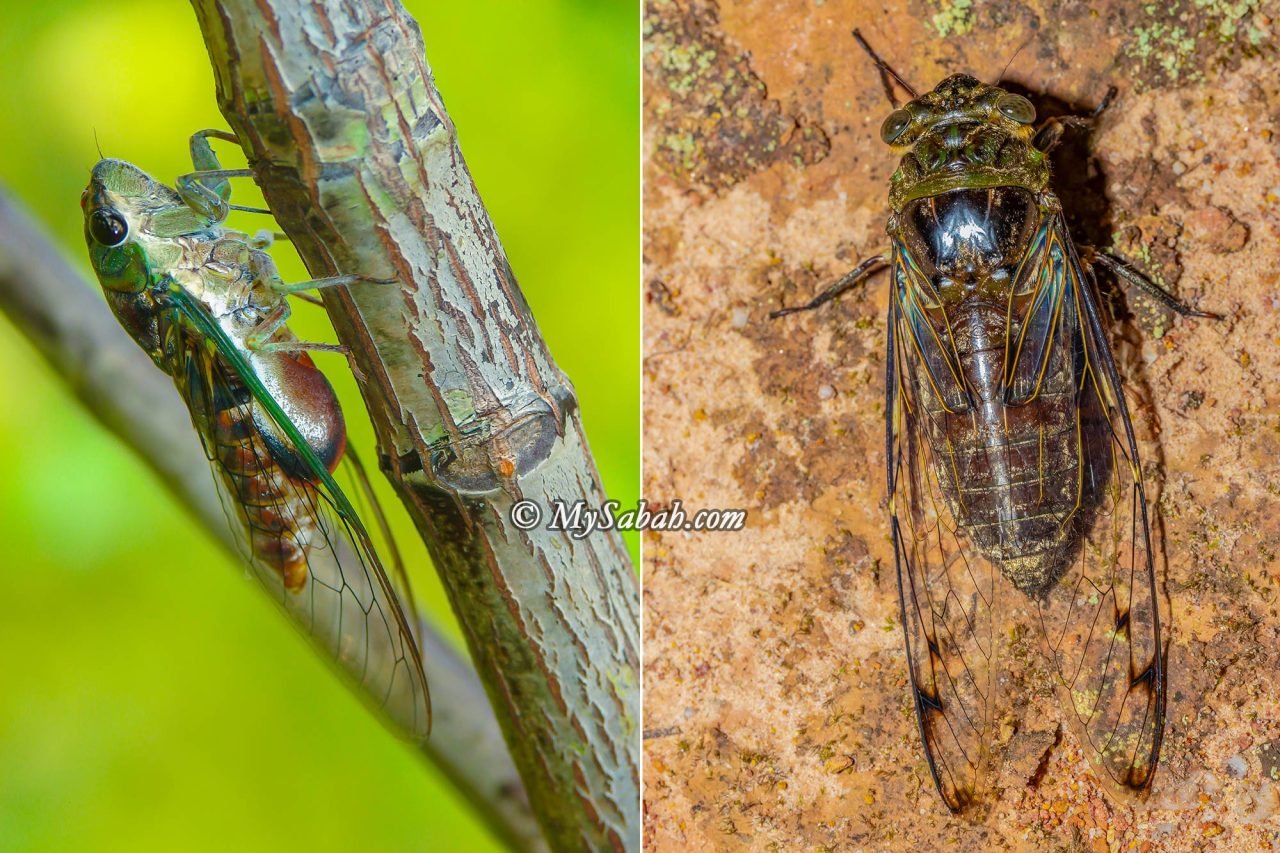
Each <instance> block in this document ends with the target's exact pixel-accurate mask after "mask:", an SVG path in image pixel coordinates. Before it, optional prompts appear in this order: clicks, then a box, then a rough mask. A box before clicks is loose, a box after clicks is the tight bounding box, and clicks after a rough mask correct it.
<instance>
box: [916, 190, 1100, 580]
mask: <svg viewBox="0 0 1280 853" xmlns="http://www.w3.org/2000/svg"><path fill="white" fill-rule="evenodd" d="M1057 215H1058V213H1057V204H1056V201H1055V200H1054V199H1053V197H1052V195H1051V194H1049V193H1047V192H1044V193H1035V192H1032V191H1031V190H1029V189H1026V188H1024V187H1018V186H1005V187H992V188H978V189H956V190H950V191H948V192H944V193H940V194H938V195H930V196H926V197H923V198H918V199H914V200H912V201H910V202H908V203H907V204H906V205H905V206H904V207H903V210H902V212H901V214H900V215H898V216H897V217H895V219H894V222H893V223H891V229H893V230H891V233H893V234H894V236H895V242H896V244H897V246H898V249H897V251H899V253H900V258H899V261H900V262H899V263H898V264H896V265H895V268H896V269H897V271H898V272H897V277H898V281H897V282H896V285H897V289H898V299H899V302H900V304H901V305H902V307H903V312H902V316H903V317H904V320H905V323H906V327H907V329H908V330H909V333H910V335H911V337H912V341H911V344H912V345H911V346H909V347H908V348H907V350H906V351H907V353H908V358H907V362H908V363H907V365H905V367H906V370H905V371H904V377H903V381H905V382H910V383H913V384H914V385H915V389H914V391H915V393H914V394H913V397H914V399H916V400H919V401H920V405H921V407H922V408H923V410H924V411H923V412H922V413H921V415H922V417H921V418H920V423H921V425H922V427H923V432H924V438H925V440H926V441H928V442H929V445H930V449H931V451H932V452H931V453H930V456H931V458H932V459H933V466H934V468H935V471H934V472H933V473H934V476H935V477H936V480H937V482H938V484H939V490H940V492H941V494H942V497H943V499H944V501H945V503H946V504H947V509H948V510H949V511H950V514H951V516H952V517H953V519H954V520H955V523H956V525H957V526H958V527H959V528H961V529H962V530H963V531H964V533H965V534H966V535H967V537H968V539H969V540H970V541H971V542H972V544H973V546H974V547H975V548H976V549H977V550H978V551H980V552H981V553H982V554H983V556H985V557H986V558H987V559H989V560H991V561H992V562H993V563H994V564H995V565H997V566H998V567H999V568H1000V570H1001V572H1002V573H1003V574H1004V575H1005V577H1007V578H1008V579H1009V581H1010V582H1012V584H1013V585H1014V586H1015V587H1016V588H1018V589H1019V590H1021V591H1023V592H1024V593H1027V594H1028V595H1031V596H1035V597H1039V596H1040V595H1041V594H1042V593H1043V592H1044V591H1045V590H1046V589H1048V588H1049V587H1051V586H1052V585H1053V584H1054V583H1055V582H1056V581H1057V580H1058V578H1059V577H1060V576H1061V575H1062V573H1063V571H1064V569H1065V567H1066V565H1067V564H1068V562H1069V561H1070V559H1071V557H1072V555H1073V553H1074V549H1076V548H1077V547H1078V546H1079V542H1080V535H1081V530H1082V529H1083V525H1084V524H1085V523H1086V522H1087V520H1088V519H1089V518H1090V517H1091V516H1092V513H1093V512H1094V510H1095V509H1096V505H1097V503H1098V495H1097V494H1096V493H1094V492H1093V491H1091V483H1092V479H1090V482H1089V483H1085V482H1084V481H1085V479H1086V478H1085V477H1084V473H1085V472H1086V468H1087V467H1088V466H1087V465H1086V464H1085V460H1083V459H1082V458H1081V455H1082V445H1087V442H1082V440H1081V430H1090V429H1102V428H1104V426H1105V425H1104V423H1103V422H1102V415H1101V413H1082V412H1080V411H1078V408H1079V407H1078V404H1077V400H1078V397H1079V394H1078V391H1079V383H1080V378H1081V370H1082V358H1083V352H1082V346H1081V337H1080V331H1079V329H1080V325H1079V324H1080V317H1079V316H1078V314H1077V310H1076V306H1075V304H1074V303H1073V302H1071V301H1070V300H1060V301H1059V303H1058V304H1056V305H1051V304H1050V303H1048V302H1046V300H1050V299H1052V298H1053V294H1052V293H1050V292H1048V291H1047V290H1046V288H1045V287H1043V286H1042V285H1043V282H1042V281H1039V280H1038V277H1039V276H1040V275H1041V274H1042V272H1043V270H1042V269H1041V268H1040V267H1038V266H1035V265H1032V264H1027V263H1025V259H1027V258H1033V257H1040V253H1041V252H1042V251H1048V252H1050V253H1051V258H1052V254H1053V253H1056V254H1057V255H1058V257H1057V258H1056V259H1054V260H1051V263H1055V264H1056V266H1057V268H1058V269H1059V270H1061V269H1062V267H1063V266H1065V265H1066V263H1067V260H1068V258H1067V253H1068V252H1070V251H1071V248H1070V246H1069V245H1052V246H1049V247H1048V248H1046V247H1044V246H1041V245H1037V243H1038V242H1041V243H1043V242H1045V241H1052V240H1053V239H1054V234H1055V232H1054V230H1053V229H1052V227H1051V225H1052V223H1053V221H1054V217H1055V216H1057ZM1032 267H1035V268H1034V269H1033V268H1032ZM1048 321H1052V322H1054V323H1055V324H1056V325H1055V327H1054V331H1053V334H1052V335H1051V336H1050V337H1049V338H1048V339H1047V340H1046V338H1045V337H1044V331H1045V330H1044V329H1043V328H1039V325H1040V324H1042V323H1044V322H1048ZM1089 473H1091V474H1092V475H1094V476H1096V475H1097V474H1098V473H1099V472H1098V471H1096V470H1091V471H1090V472H1089Z"/></svg>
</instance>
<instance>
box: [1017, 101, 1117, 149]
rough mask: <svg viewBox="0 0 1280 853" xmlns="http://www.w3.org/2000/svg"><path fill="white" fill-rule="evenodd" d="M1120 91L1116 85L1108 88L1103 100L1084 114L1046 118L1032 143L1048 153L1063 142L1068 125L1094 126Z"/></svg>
mask: <svg viewBox="0 0 1280 853" xmlns="http://www.w3.org/2000/svg"><path fill="white" fill-rule="evenodd" d="M1118 91H1119V90H1118V89H1116V87H1115V86H1112V87H1110V88H1109V89H1107V94H1105V95H1103V96H1102V100H1101V101H1100V102H1099V103H1098V105H1097V106H1096V107H1094V108H1093V109H1092V110H1089V111H1088V112H1087V113H1085V114H1084V115H1064V116H1054V117H1053V118H1050V119H1046V120H1045V122H1044V124H1042V125H1041V126H1040V129H1039V130H1037V131H1036V138H1035V141H1034V142H1033V143H1032V144H1033V145H1035V147H1036V148H1039V149H1040V150H1041V151H1043V152H1044V153H1046V154H1048V153H1049V152H1050V151H1052V150H1053V149H1054V148H1057V147H1058V144H1059V143H1060V142H1062V135H1063V134H1064V133H1065V132H1066V130H1067V128H1068V127H1082V128H1090V127H1092V126H1093V123H1094V121H1095V120H1096V119H1097V118H1098V116H1100V115H1102V113H1103V112H1104V111H1105V110H1106V108H1107V107H1109V106H1111V102H1112V101H1113V100H1115V97H1116V92H1118Z"/></svg>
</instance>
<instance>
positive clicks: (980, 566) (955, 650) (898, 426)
mask: <svg viewBox="0 0 1280 853" xmlns="http://www.w3.org/2000/svg"><path fill="white" fill-rule="evenodd" d="M906 251H907V250H906V249H905V247H903V246H897V247H896V248H895V264H894V269H893V276H894V278H893V281H894V296H893V297H892V298H891V299H890V308H889V354H888V361H887V364H888V367H887V370H886V381H887V388H886V393H887V400H886V407H887V417H888V435H887V442H888V448H887V452H888V467H889V472H888V473H889V481H888V482H889V500H890V512H891V514H892V528H893V542H894V550H895V558H896V562H897V571H898V589H899V599H900V605H901V618H902V623H903V632H904V634H905V640H906V650H907V661H908V664H909V670H910V679H911V690H912V693H913V696H914V700H915V707H916V714H917V718H918V720H919V724H920V734H921V738H922V740H923V742H924V748H925V754H926V756H927V758H928V761H929V769H930V772H931V773H932V776H933V779H934V782H935V784H936V785H937V788H938V792H939V793H940V794H941V795H942V798H943V800H944V801H945V802H946V804H947V806H948V807H949V808H951V809H952V810H953V811H956V812H967V813H969V816H970V817H974V818H980V817H981V816H982V813H984V812H985V811H986V807H987V806H988V805H989V803H990V801H991V799H992V793H993V789H992V786H993V784H994V778H993V772H994V765H995V761H994V756H993V754H992V750H993V746H994V742H995V737H996V734H997V731H996V730H997V728H998V727H999V725H1000V723H1001V720H1000V719H997V714H998V713H999V712H998V710H997V709H1000V708H1002V702H1001V701H1000V700H999V699H998V697H997V693H998V692H999V689H1000V685H999V684H998V681H997V675H998V662H997V658H998V655H999V647H1000V644H1001V643H1002V641H1003V638H1002V637H1001V636H1000V633H1001V624H1002V621H1003V616H1002V614H1001V610H1002V608H1003V606H1004V602H1003V601H1002V600H1001V596H1002V595H1004V596H1007V592H1006V588H1007V583H1006V582H1005V581H1004V579H1003V578H1002V577H1001V576H1000V574H999V572H998V570H996V569H995V568H994V567H993V566H992V565H991V564H990V563H989V562H988V561H987V560H986V559H984V558H983V557H982V556H981V555H980V554H978V552H977V550H976V549H975V548H974V547H973V546H972V544H971V543H970V541H969V537H968V536H967V534H966V533H965V532H964V530H963V529H961V528H959V527H958V526H957V525H956V522H955V516H954V513H953V511H952V508H951V506H949V503H948V501H949V500H950V499H951V498H949V497H948V495H954V494H955V493H956V492H955V486H956V475H957V469H956V468H955V467H954V465H953V464H952V463H953V462H954V459H952V460H942V461H943V462H944V464H943V465H939V464H937V463H938V461H939V460H936V459H935V458H934V449H933V447H932V446H931V444H930V441H929V440H928V435H929V434H930V432H929V431H930V429H931V428H932V429H933V430H934V434H939V433H941V432H945V429H946V425H945V424H943V423H941V421H944V420H945V419H948V418H967V417H969V415H968V414H967V413H966V412H965V411H964V410H963V408H962V407H963V406H964V405H966V403H965V401H964V395H963V392H962V390H961V387H962V386H961V384H960V383H961V380H960V379H959V376H958V368H957V369H956V371H955V372H954V373H952V372H948V371H944V370H940V369H939V365H945V364H949V363H951V362H953V361H954V359H953V358H948V357H947V355H946V354H944V353H933V354H930V353H927V352H921V347H927V346H931V345H942V344H941V341H942V339H941V338H940V337H934V336H933V335H930V334H921V333H919V332H918V331H916V332H914V333H913V331H912V330H911V328H910V326H911V324H912V323H913V322H918V321H917V320H915V319H913V317H912V315H911V314H909V313H907V312H904V302H905V303H906V304H907V305H910V302H911V300H910V299H909V298H908V299H904V295H906V294H904V290H906V289H908V288H909V287H910V286H911V285H910V281H909V279H910V276H909V274H908V273H906V272H904V271H903V269H902V267H901V266H900V257H901V256H902V255H903V254H905V252H906ZM953 376H954V377H955V378H952V377H953ZM911 377H917V378H918V379H917V381H916V382H913V381H912V380H911ZM920 377H923V378H922V379H921V378H920ZM939 377H944V378H943V381H942V383H941V387H940V384H939V381H938V380H939ZM930 419H932V420H933V423H932V424H930ZM940 470H943V471H947V472H949V473H947V474H945V475H944V476H946V477H947V480H948V481H949V482H941V481H940V480H939V471H940ZM1001 716H1003V714H1001Z"/></svg>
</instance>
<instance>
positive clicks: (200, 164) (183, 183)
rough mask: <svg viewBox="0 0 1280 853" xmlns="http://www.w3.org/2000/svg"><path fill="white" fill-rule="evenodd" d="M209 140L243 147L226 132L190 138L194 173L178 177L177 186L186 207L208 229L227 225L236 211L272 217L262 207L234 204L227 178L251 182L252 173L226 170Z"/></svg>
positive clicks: (208, 131)
mask: <svg viewBox="0 0 1280 853" xmlns="http://www.w3.org/2000/svg"><path fill="white" fill-rule="evenodd" d="M210 139H221V140H223V141H225V142H234V143H235V144H236V145H239V144H240V140H239V138H237V137H236V135H235V134H234V133H228V132H227V131H225V130H215V129H205V130H199V131H196V132H195V133H193V134H191V165H192V166H194V167H195V171H194V172H190V173H188V174H185V175H179V176H178V180H177V181H176V182H175V183H174V186H175V188H176V189H177V191H178V195H179V196H181V197H182V200H183V202H185V203H186V205H187V207H189V208H191V209H192V210H194V211H195V212H196V213H198V214H200V215H201V216H202V217H204V218H205V219H206V220H207V221H208V224H209V225H218V224H220V223H222V222H225V221H226V219H227V215H228V214H229V213H230V212H231V211H233V210H241V211H245V212H246V213H267V214H269V213H271V211H269V210H264V209H263V208H260V207H245V206H243V205H238V204H232V203H231V201H230V199H231V182H230V181H229V180H228V178H252V177H253V172H252V171H250V170H249V169H224V168H222V164H221V163H220V162H219V161H218V155H217V154H214V153H213V147H212V146H211V145H210V144H209V140H210Z"/></svg>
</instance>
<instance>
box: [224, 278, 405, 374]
mask: <svg viewBox="0 0 1280 853" xmlns="http://www.w3.org/2000/svg"><path fill="white" fill-rule="evenodd" d="M256 272H259V273H260V271H256ZM258 280H259V281H262V282H263V283H264V284H266V285H267V287H269V288H270V289H271V290H272V291H273V292H274V293H279V294H281V295H292V296H296V297H299V298H301V299H304V300H306V301H307V302H311V303H313V304H323V303H320V300H318V299H316V298H315V297H314V296H311V295H310V294H307V293H304V292H303V291H307V290H320V289H321V288H325V287H339V286H342V285H347V284H395V283H396V282H395V279H384V278H370V277H368V276H362V275H336V276H331V277H329V278H317V279H312V280H310V281H300V282H295V283H293V284H286V283H285V282H283V281H281V280H280V276H279V275H277V274H276V273H275V272H274V271H272V272H271V273H269V274H266V275H261V274H260V275H259V279H258ZM292 314H293V308H292V306H290V305H289V300H288V299H281V300H280V302H279V304H278V305H276V307H275V308H273V309H272V310H271V312H270V313H269V314H267V316H265V317H263V318H262V320H261V321H260V322H259V323H258V324H257V326H255V327H254V330H253V331H252V332H250V333H249V334H248V335H247V336H246V337H245V346H246V347H248V348H249V349H250V350H252V351H254V352H307V351H311V352H340V353H342V354H343V355H345V356H346V357H347V363H348V364H350V365H351V372H352V373H354V374H355V376H356V378H357V379H359V380H360V381H361V382H363V381H365V375H364V373H362V372H361V370H360V368H359V366H358V365H357V364H356V362H355V359H353V358H352V356H351V350H350V349H349V348H348V347H346V346H345V345H343V344H327V343H321V342H319V341H273V340H271V338H272V337H273V336H274V335H275V333H276V332H278V331H279V330H280V328H281V327H282V326H284V325H285V324H286V323H288V322H289V317H290V316H292Z"/></svg>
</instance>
